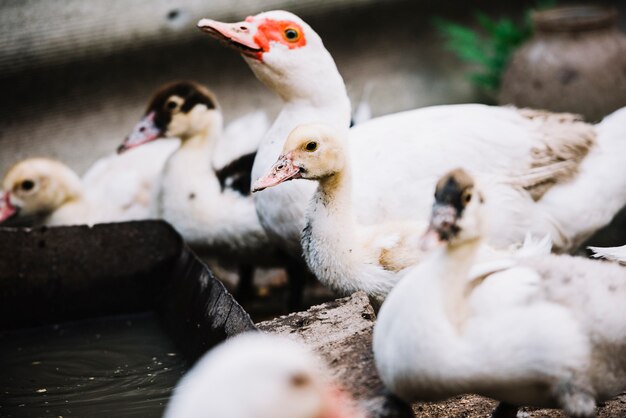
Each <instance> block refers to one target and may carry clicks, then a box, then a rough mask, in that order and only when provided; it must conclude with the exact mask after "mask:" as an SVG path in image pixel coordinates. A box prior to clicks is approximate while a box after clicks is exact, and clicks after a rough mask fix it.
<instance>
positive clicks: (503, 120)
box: [198, 11, 626, 253]
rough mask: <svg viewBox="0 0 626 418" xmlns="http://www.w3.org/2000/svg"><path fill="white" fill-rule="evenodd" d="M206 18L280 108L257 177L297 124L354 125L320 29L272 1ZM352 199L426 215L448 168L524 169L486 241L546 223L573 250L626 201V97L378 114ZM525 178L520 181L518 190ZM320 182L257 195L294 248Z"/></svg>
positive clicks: (382, 212)
mask: <svg viewBox="0 0 626 418" xmlns="http://www.w3.org/2000/svg"><path fill="white" fill-rule="evenodd" d="M198 26H199V27H200V28H201V29H202V30H204V31H206V32H208V33H210V34H212V35H213V36H216V37H218V38H220V39H222V40H225V41H226V42H227V43H228V44H230V45H231V46H233V47H234V48H236V49H237V50H238V51H239V52H241V53H242V55H243V57H244V59H245V60H246V62H247V63H248V64H249V65H250V68H251V69H252V71H253V72H254V73H255V75H256V76H257V78H259V79H260V80H261V81H262V82H263V83H265V84H266V85H267V86H268V87H269V88H270V89H272V90H273V91H275V92H276V93H277V94H278V95H279V96H280V97H281V98H282V99H283V100H284V106H283V109H282V111H281V113H280V115H279V116H278V118H277V119H276V121H275V122H274V124H273V125H272V128H271V129H270V130H269V131H268V133H267V135H266V136H265V138H264V139H263V141H262V143H261V146H260V148H259V151H258V154H257V157H256V159H255V162H254V167H253V172H252V176H253V179H256V178H258V177H259V176H261V175H263V174H265V173H266V172H267V171H268V169H269V168H270V167H271V164H272V163H273V162H274V161H275V159H276V157H277V156H278V154H279V153H280V150H281V149H282V147H283V145H284V140H285V138H286V137H287V135H288V134H289V132H291V130H293V129H294V128H295V127H296V126H297V125H299V124H302V123H312V122H323V123H326V124H330V125H332V126H334V127H335V128H338V129H344V128H347V127H348V124H349V120H350V102H349V100H348V97H347V94H346V89H345V85H344V82H343V80H342V78H341V76H340V74H339V72H338V71H337V67H336V65H335V62H334V61H333V59H332V57H331V56H330V54H329V53H328V51H327V50H326V49H325V47H324V45H323V43H322V40H321V39H320V37H319V36H318V35H317V34H316V33H315V31H313V29H311V27H310V26H309V25H307V24H306V23H305V22H304V21H302V20H301V19H300V18H298V17H297V16H295V15H293V14H291V13H289V12H285V11H272V12H266V13H261V14H258V15H256V16H250V17H248V18H247V19H246V20H245V21H244V22H238V23H234V24H227V23H221V22H216V21H213V20H210V19H203V20H201V21H200V22H199V23H198ZM349 142H350V149H351V153H350V162H351V166H352V169H353V172H354V175H353V178H354V179H355V182H354V187H353V196H354V208H355V211H356V215H357V219H358V220H359V221H360V222H362V223H375V222H381V221H386V220H403V219H411V218H413V219H421V220H426V219H427V218H428V210H429V201H430V194H431V190H432V186H433V185H434V184H435V182H436V180H437V178H439V177H440V176H441V175H442V174H444V173H445V172H446V171H447V170H449V169H451V168H453V167H456V166H458V165H464V166H466V167H468V168H469V169H471V170H472V171H473V172H486V173H490V174H491V175H492V176H504V177H516V178H517V180H518V181H517V182H516V184H512V185H511V186H510V188H511V189H516V190H515V191H511V192H509V193H505V195H503V196H502V197H501V198H498V197H497V196H496V197H495V198H494V199H492V200H491V201H490V202H489V204H490V205H494V207H495V208H500V210H499V211H497V212H496V211H495V210H494V213H497V216H496V217H495V218H494V219H493V222H492V223H493V226H494V227H493V228H492V230H491V232H490V235H489V238H490V241H491V242H492V243H493V244H495V245H497V246H506V245H507V244H510V243H513V242H520V241H521V240H522V239H523V237H524V236H525V234H526V232H528V231H530V232H532V234H533V235H535V236H544V235H546V234H550V236H551V237H552V240H553V242H554V244H555V246H556V247H557V249H559V250H569V249H571V248H573V247H575V246H576V245H577V244H578V243H579V242H581V241H582V240H583V239H584V238H586V237H587V236H589V234H591V233H592V232H593V231H595V230H596V229H598V228H600V227H602V226H604V225H606V224H607V223H608V222H609V221H610V220H611V218H612V217H613V215H614V214H615V213H616V212H617V211H618V210H619V209H620V208H621V207H622V206H623V205H624V203H625V202H626V165H625V164H623V161H622V160H623V158H622V156H623V155H624V154H625V153H626V109H622V110H620V111H617V112H616V113H615V114H613V115H611V116H609V117H607V118H606V119H605V120H604V121H602V122H601V123H600V124H598V125H596V126H592V125H588V124H585V123H583V122H581V121H579V120H578V119H577V118H575V117H574V116H572V115H568V114H551V113H547V112H540V111H530V110H520V109H515V108H510V107H507V108H504V107H489V106H483V105H455V106H436V107H429V108H424V109H419V110H413V111H409V112H403V113H398V114H394V115H390V116H385V117H380V118H375V119H372V120H370V121H368V122H366V123H363V124H361V125H358V126H356V127H355V128H353V129H351V131H350V137H349ZM517 190H522V191H523V192H524V193H518V192H517ZM313 193H314V186H313V185H311V184H307V183H306V182H302V181H295V182H292V183H291V184H288V185H286V186H285V187H282V188H276V189H270V190H268V191H266V192H263V193H258V194H257V195H255V204H256V207H257V212H258V214H259V218H260V221H261V223H262V225H263V226H264V227H265V229H266V230H267V231H268V233H269V234H270V236H271V237H272V238H274V239H275V240H276V242H278V243H279V244H280V245H281V246H283V247H284V248H286V249H289V250H290V251H291V252H293V253H297V252H298V251H299V250H300V248H301V247H300V244H299V243H300V233H301V231H302V228H303V227H304V211H305V207H306V202H308V201H309V199H310V197H311V196H312V194H313Z"/></svg>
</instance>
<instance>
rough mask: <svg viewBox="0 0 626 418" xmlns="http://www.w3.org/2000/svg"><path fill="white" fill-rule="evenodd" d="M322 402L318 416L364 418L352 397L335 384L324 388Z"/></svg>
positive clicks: (326, 417)
mask: <svg viewBox="0 0 626 418" xmlns="http://www.w3.org/2000/svg"><path fill="white" fill-rule="evenodd" d="M323 402H324V408H323V411H322V414H321V416H320V417H319V418H366V415H365V413H364V412H363V411H362V410H361V409H360V408H359V407H358V406H357V405H356V403H355V402H354V399H352V397H351V396H350V395H349V394H347V393H346V392H345V391H344V390H343V389H342V388H341V387H339V386H338V385H336V384H331V385H329V387H328V388H327V389H326V391H325V393H324V401H323Z"/></svg>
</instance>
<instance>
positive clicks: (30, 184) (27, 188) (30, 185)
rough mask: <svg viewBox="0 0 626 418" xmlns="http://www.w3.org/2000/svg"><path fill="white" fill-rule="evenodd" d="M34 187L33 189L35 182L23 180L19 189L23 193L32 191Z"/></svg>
mask: <svg viewBox="0 0 626 418" xmlns="http://www.w3.org/2000/svg"><path fill="white" fill-rule="evenodd" d="M34 187H35V182H34V181H32V180H24V181H23V182H22V184H20V189H22V190H24V191H25V192H28V191H30V190H33V188H34Z"/></svg>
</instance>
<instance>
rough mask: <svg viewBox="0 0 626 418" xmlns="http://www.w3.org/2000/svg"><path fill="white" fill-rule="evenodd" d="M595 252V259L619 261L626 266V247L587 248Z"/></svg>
mask: <svg viewBox="0 0 626 418" xmlns="http://www.w3.org/2000/svg"><path fill="white" fill-rule="evenodd" d="M587 248H589V249H590V250H591V251H593V256H594V257H595V258H605V259H607V260H611V261H617V262H618V263H621V264H626V245H622V246H621V247H587Z"/></svg>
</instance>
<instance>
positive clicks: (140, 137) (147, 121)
mask: <svg viewBox="0 0 626 418" xmlns="http://www.w3.org/2000/svg"><path fill="white" fill-rule="evenodd" d="M155 115H156V114H155V112H150V113H148V114H147V115H146V116H144V117H143V118H142V119H141V120H140V121H139V122H137V124H136V125H135V127H134V128H133V131H132V132H131V133H130V135H128V136H127V137H126V139H125V140H124V142H122V145H120V146H119V147H118V148H117V153H118V154H121V153H123V152H124V151H128V150H129V149H131V148H135V147H138V146H140V145H143V144H146V143H148V142H151V141H154V140H155V139H158V138H159V137H161V130H160V129H159V128H157V126H156V125H155V124H154V118H155Z"/></svg>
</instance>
